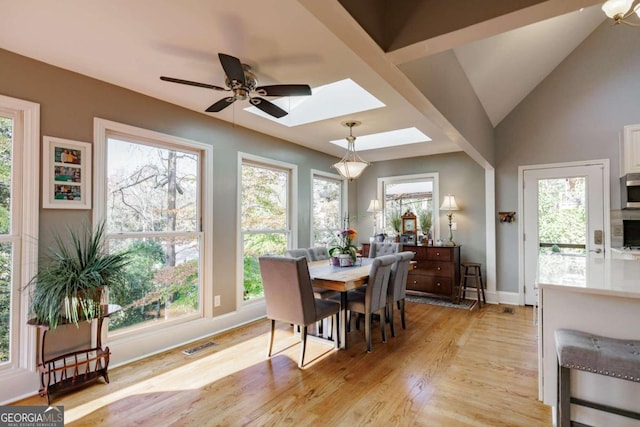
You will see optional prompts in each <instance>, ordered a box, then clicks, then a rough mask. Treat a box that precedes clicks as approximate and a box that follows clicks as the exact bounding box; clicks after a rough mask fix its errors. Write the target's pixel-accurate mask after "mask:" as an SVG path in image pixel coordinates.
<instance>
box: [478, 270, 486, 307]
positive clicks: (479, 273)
mask: <svg viewBox="0 0 640 427" xmlns="http://www.w3.org/2000/svg"><path fill="white" fill-rule="evenodd" d="M478 277H479V278H480V289H481V291H482V302H484V303H485V304H486V303H487V298H486V297H485V296H484V283H482V270H481V269H480V267H478Z"/></svg>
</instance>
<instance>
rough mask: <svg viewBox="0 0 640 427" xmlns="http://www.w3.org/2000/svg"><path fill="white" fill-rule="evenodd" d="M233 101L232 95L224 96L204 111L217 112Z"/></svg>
mask: <svg viewBox="0 0 640 427" xmlns="http://www.w3.org/2000/svg"><path fill="white" fill-rule="evenodd" d="M235 101H236V99H235V98H234V97H233V96H228V97H226V98H222V99H221V100H220V101H218V102H216V103H215V104H213V105H212V106H211V107H209V108H207V109H206V110H204V111H206V112H207V113H217V112H218V111H222V110H224V109H225V108H227V107H228V106H229V105H231V104H233V103H234V102H235Z"/></svg>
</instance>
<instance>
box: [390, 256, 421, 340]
mask: <svg viewBox="0 0 640 427" xmlns="http://www.w3.org/2000/svg"><path fill="white" fill-rule="evenodd" d="M414 256H415V253H414V252H410V251H405V252H400V253H398V255H396V258H397V260H396V262H395V263H394V264H393V266H391V275H390V276H389V288H388V289H387V312H388V315H389V323H390V325H391V336H392V337H395V336H396V328H395V323H394V315H393V307H394V306H395V305H396V304H398V308H399V309H400V320H401V321H402V329H407V324H406V322H405V316H404V305H405V304H404V302H405V297H406V294H407V276H408V275H409V265H410V263H411V260H412V259H413V257H414Z"/></svg>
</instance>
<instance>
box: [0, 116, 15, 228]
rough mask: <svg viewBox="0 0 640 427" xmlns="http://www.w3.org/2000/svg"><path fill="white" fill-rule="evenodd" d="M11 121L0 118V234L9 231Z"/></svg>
mask: <svg viewBox="0 0 640 427" xmlns="http://www.w3.org/2000/svg"><path fill="white" fill-rule="evenodd" d="M12 145H13V120H12V119H10V118H7V117H0V234H7V233H9V232H10V229H11V156H12Z"/></svg>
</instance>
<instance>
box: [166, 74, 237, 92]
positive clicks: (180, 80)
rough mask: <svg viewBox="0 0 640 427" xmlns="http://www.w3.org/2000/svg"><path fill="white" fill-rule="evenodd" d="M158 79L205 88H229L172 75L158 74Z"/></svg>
mask: <svg viewBox="0 0 640 427" xmlns="http://www.w3.org/2000/svg"><path fill="white" fill-rule="evenodd" d="M160 80H164V81H165V82H172V83H180V84H183V85H189V86H197V87H203V88H205V89H214V90H229V89H225V88H222V87H220V86H214V85H209V84H206V83H198V82H192V81H190V80H182V79H176V78H173V77H165V76H160Z"/></svg>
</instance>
